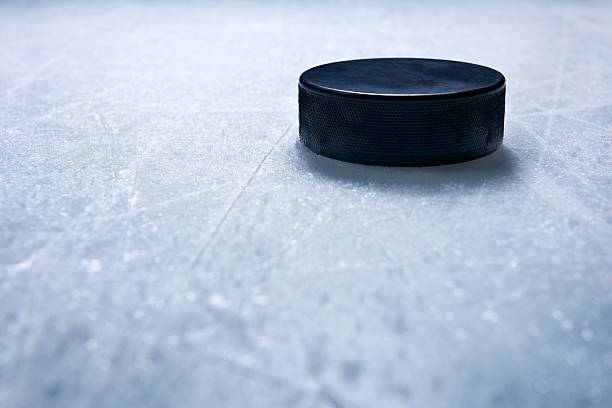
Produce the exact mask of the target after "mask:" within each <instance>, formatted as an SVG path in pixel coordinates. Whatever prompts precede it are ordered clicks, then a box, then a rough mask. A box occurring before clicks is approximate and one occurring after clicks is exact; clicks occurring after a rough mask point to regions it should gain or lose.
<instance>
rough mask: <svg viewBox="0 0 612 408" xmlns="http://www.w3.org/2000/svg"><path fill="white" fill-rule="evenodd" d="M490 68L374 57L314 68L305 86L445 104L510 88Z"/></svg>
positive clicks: (303, 80)
mask: <svg viewBox="0 0 612 408" xmlns="http://www.w3.org/2000/svg"><path fill="white" fill-rule="evenodd" d="M505 82H506V81H505V78H504V76H503V75H502V74H501V73H500V72H498V71H496V70H494V69H491V68H488V67H485V66H482V65H476V64H470V63H467V62H459V61H448V60H437V59H423V58H375V59H362V60H351V61H340V62H333V63H331V64H325V65H320V66H317V67H314V68H311V69H309V70H308V71H306V72H304V73H303V74H302V75H301V76H300V81H299V83H300V85H301V86H303V87H306V88H309V89H311V90H314V91H318V92H322V93H325V94H330V95H336V96H345V97H352V98H357V99H392V100H428V99H433V100H441V99H456V98H464V97H469V96H476V95H482V94H486V93H488V92H491V91H494V90H497V89H499V88H501V87H503V86H504V85H505Z"/></svg>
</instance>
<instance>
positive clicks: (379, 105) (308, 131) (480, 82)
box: [299, 58, 506, 166]
mask: <svg viewBox="0 0 612 408" xmlns="http://www.w3.org/2000/svg"><path fill="white" fill-rule="evenodd" d="M505 83H506V81H505V78H504V76H503V75H502V74H501V73H499V72H498V71H495V70H494V69H491V68H487V67H484V66H481V65H475V64H469V63H464V62H458V61H445V60H434V59H420V58H379V59H366V60H354V61H342V62H334V63H331V64H325V65H321V66H318V67H314V68H311V69H309V70H307V71H306V72H304V73H303V74H302V75H301V76H300V79H299V105H300V138H301V139H302V141H303V142H304V144H305V145H306V146H307V147H309V148H310V149H311V150H313V151H314V152H316V153H318V154H322V155H324V156H328V157H331V158H335V159H339V160H345V161H351V162H357V163H364V164H374V165H383V166H427V165H435V164H446V163H454V162H459V161H465V160H470V159H474V158H477V157H481V156H484V155H486V154H489V153H491V152H493V151H495V150H496V149H497V148H498V147H499V146H500V145H501V142H502V138H503V124H504V123H503V122H504V98H505Z"/></svg>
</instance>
